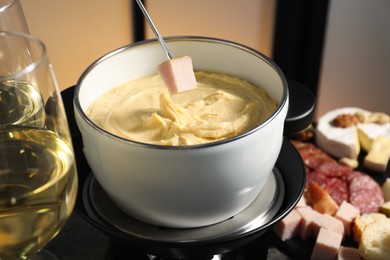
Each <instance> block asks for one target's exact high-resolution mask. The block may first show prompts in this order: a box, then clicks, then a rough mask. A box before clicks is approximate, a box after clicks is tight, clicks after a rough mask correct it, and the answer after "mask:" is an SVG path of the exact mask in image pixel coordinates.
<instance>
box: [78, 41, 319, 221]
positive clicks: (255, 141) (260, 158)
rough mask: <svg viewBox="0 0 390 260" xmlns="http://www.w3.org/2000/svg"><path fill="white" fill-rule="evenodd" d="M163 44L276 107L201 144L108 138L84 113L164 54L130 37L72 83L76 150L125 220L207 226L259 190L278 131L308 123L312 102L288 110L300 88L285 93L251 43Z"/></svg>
mask: <svg viewBox="0 0 390 260" xmlns="http://www.w3.org/2000/svg"><path fill="white" fill-rule="evenodd" d="M166 42H167V44H168V47H169V49H170V50H171V52H172V53H173V55H174V56H176V57H179V56H184V55H187V56H190V57H191V58H192V60H193V66H194V69H195V70H205V71H214V72H219V73H226V74H231V75H234V76H237V77H240V78H242V79H245V80H248V81H249V82H251V83H253V84H254V85H256V86H260V87H262V88H264V89H265V90H266V91H267V92H268V94H269V95H270V96H271V97H272V98H273V99H275V100H277V102H278V104H279V105H278V107H277V108H276V110H275V111H274V112H273V113H272V115H271V116H270V117H269V118H268V119H266V120H265V121H264V122H261V123H259V124H258V125H257V126H256V127H254V128H253V129H250V130H248V131H246V132H244V133H241V134H239V135H237V136H234V137H231V138H228V139H225V140H221V141H216V142H212V143H207V144H199V145H189V146H163V145H155V144H146V143H140V142H136V141H133V140H127V139H124V138H121V137H119V136H115V135H113V134H111V133H109V132H107V131H105V130H104V129H102V128H100V127H99V126H97V125H96V124H95V123H94V122H93V121H92V120H90V119H89V118H88V116H87V114H86V111H87V109H88V107H89V105H90V104H91V103H92V102H93V101H94V100H96V99H97V98H98V97H99V96H101V95H102V94H103V93H105V92H106V91H108V90H110V89H112V88H114V87H117V86H118V85H120V84H122V83H125V82H127V81H129V80H132V79H136V78H139V77H142V76H146V75H150V74H155V73H157V70H156V68H157V65H158V64H160V63H162V62H163V61H164V60H165V56H164V54H163V52H162V51H161V47H160V45H159V43H158V42H157V41H156V40H147V41H142V42H137V43H134V44H130V45H127V46H125V47H122V48H120V49H117V50H114V51H112V52H110V53H108V54H107V55H105V56H103V57H102V58H100V59H98V60H97V61H95V62H94V63H93V64H92V65H91V66H89V67H88V68H87V69H86V71H85V72H84V73H83V74H82V75H81V77H80V79H79V81H78V83H77V86H76V88H75V95H74V111H75V119H76V122H77V125H78V128H79V130H80V132H81V136H82V143H83V151H84V155H85V157H86V159H87V162H88V164H89V166H90V167H91V169H92V172H93V174H94V177H95V178H96V180H97V182H98V183H99V185H100V186H101V187H102V189H103V191H104V192H105V193H106V194H107V195H108V197H109V198H110V199H111V200H112V201H113V203H114V204H115V205H116V206H117V207H118V208H119V209H120V210H121V211H123V212H124V213H125V214H127V215H129V216H131V217H132V218H135V219H137V220H139V221H141V222H144V223H148V224H151V225H155V226H160V227H165V228H199V227H204V226H208V225H213V224H216V223H220V222H222V221H224V220H227V219H229V218H231V217H233V216H235V215H237V214H239V213H240V212H242V211H243V210H245V209H246V208H247V207H248V206H249V205H251V203H253V202H254V201H255V200H256V198H257V197H258V196H260V195H259V194H261V191H262V190H263V189H264V185H265V184H266V183H267V181H269V179H270V176H271V175H272V172H273V169H274V167H275V163H276V160H277V158H278V156H279V153H280V150H281V147H282V143H283V136H284V135H285V134H287V133H286V130H289V131H297V130H301V129H304V128H305V127H306V126H308V125H309V124H310V122H311V120H312V115H313V111H314V105H313V107H312V108H311V109H310V113H311V114H310V115H309V116H308V115H307V114H306V115H304V116H302V115H301V114H299V113H298V115H295V113H294V112H293V110H294V108H293V107H291V108H290V110H289V105H290V95H295V96H298V97H301V96H300V94H299V93H300V91H301V90H302V89H303V88H302V87H300V86H299V85H297V84H296V83H294V84H293V85H294V86H298V90H299V91H297V92H294V91H292V89H290V91H289V85H288V82H287V80H286V78H285V76H284V75H283V73H282V71H281V70H280V69H279V68H278V67H277V65H276V64H274V63H273V62H272V61H271V60H270V59H269V58H267V57H266V56H265V55H263V54H261V53H260V52H258V51H256V50H254V49H251V48H249V47H246V46H243V45H240V44H237V43H234V42H230V41H226V40H220V39H215V38H205V37H171V38H166ZM290 92H291V93H290ZM293 92H294V93H293ZM306 93H307V92H306ZM306 97H307V95H306ZM310 101H311V100H310ZM303 102H304V101H303ZM297 109H298V110H299V107H297ZM305 112H307V110H306V111H305ZM288 114H291V117H289V118H288V119H287V120H286V118H287V115H288ZM286 123H288V125H287V124H286ZM285 124H286V127H285Z"/></svg>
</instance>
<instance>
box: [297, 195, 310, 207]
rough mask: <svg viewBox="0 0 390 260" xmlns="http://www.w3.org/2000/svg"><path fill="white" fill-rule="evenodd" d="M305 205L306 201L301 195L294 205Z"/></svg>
mask: <svg viewBox="0 0 390 260" xmlns="http://www.w3.org/2000/svg"><path fill="white" fill-rule="evenodd" d="M306 206H307V203H306V199H305V196H302V197H301V198H300V199H299V201H298V203H297V205H296V206H295V207H306Z"/></svg>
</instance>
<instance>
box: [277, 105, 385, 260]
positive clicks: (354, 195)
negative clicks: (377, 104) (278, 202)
mask: <svg viewBox="0 0 390 260" xmlns="http://www.w3.org/2000/svg"><path fill="white" fill-rule="evenodd" d="M356 112H359V113H361V112H363V113H367V114H368V115H370V112H368V111H366V110H363V109H359V108H342V109H336V110H334V111H330V112H329V113H327V114H325V115H324V116H323V117H322V118H320V119H319V121H318V122H316V124H315V126H314V124H313V126H310V127H309V128H308V129H306V130H305V131H302V132H300V133H298V134H296V135H294V136H291V142H292V143H293V144H294V146H295V148H296V149H297V150H298V152H299V153H300V155H301V157H302V159H303V161H304V164H305V167H306V188H305V192H304V195H303V196H302V199H301V201H300V202H299V203H298V204H297V206H296V207H295V208H294V210H293V211H294V212H291V213H290V215H289V216H287V217H286V219H284V220H283V221H281V222H280V223H278V224H277V225H276V226H275V227H274V229H273V232H272V235H271V237H272V238H273V241H274V243H275V244H276V246H277V247H278V248H280V249H281V250H282V251H284V252H285V253H286V254H287V255H289V256H291V257H293V259H310V258H311V259H316V258H317V257H316V256H319V255H320V256H321V257H325V258H324V259H326V258H329V259H333V258H335V257H336V256H338V257H339V259H361V258H363V259H389V258H388V257H390V256H389V245H388V242H386V241H388V235H386V234H389V231H390V218H389V217H390V215H389V210H388V206H387V205H389V202H388V201H389V200H390V198H389V192H390V191H389V186H390V184H389V183H390V181H389V180H390V179H389V177H390V175H389V164H390V163H389V149H390V146H389V145H388V143H386V142H387V141H388V140H390V125H389V122H388V121H389V119H385V120H387V121H384V122H381V123H376V124H377V125H373V124H372V122H370V123H369V124H370V125H365V124H364V123H362V122H359V121H355V123H352V124H350V123H347V125H346V126H345V125H344V126H343V128H342V129H337V128H339V127H340V126H336V125H335V124H334V121H332V118H337V120H344V119H345V117H348V120H349V121H351V120H350V119H351V118H349V117H350V115H352V117H353V116H354V115H355V113H356ZM348 113H349V114H348ZM372 114H373V113H372ZM375 114H378V113H375ZM381 115H383V116H387V117H388V115H385V114H383V113H381ZM325 120H326V124H327V125H326V126H325V127H324V121H325ZM342 123H344V122H342ZM320 124H321V125H320ZM319 126H320V129H319ZM333 128H335V132H336V131H338V134H339V133H340V132H341V133H348V134H349V135H354V134H356V136H352V137H349V136H346V134H345V135H344V136H343V137H341V138H340V137H339V136H340V135H338V134H335V135H333V136H332V134H333V133H332V130H333ZM361 129H363V130H367V129H371V130H370V131H371V132H368V133H367V132H366V133H363V134H364V136H363V139H364V137H370V139H371V140H369V139H364V140H359V137H360V138H362V137H361V136H359V135H358V134H359V133H358V131H362V130H361ZM372 129H374V131H373V130H372ZM378 129H379V130H378ZM329 132H330V133H329ZM360 134H361V133H360ZM324 135H327V138H324ZM329 136H330V137H331V138H329ZM333 137H334V138H333ZM356 137H358V138H356ZM348 138H350V140H353V142H351V143H348V142H345V140H347V139H348ZM355 138H356V139H355ZM376 139H381V141H383V139H385V142H383V143H382V145H381V146H379V147H380V149H382V150H379V151H380V154H379V155H378V154H376V155H375V156H374V157H371V159H372V158H374V159H373V160H374V162H373V163H372V162H371V161H369V159H370V158H369V156H368V155H369V154H370V153H372V151H370V149H377V148H378V146H376V148H375V147H373V146H374V145H373V144H374V143H375V142H374V141H376ZM355 140H357V141H358V142H355ZM367 141H370V142H371V143H367ZM338 142H341V143H343V142H344V144H345V147H343V145H344V144H341V145H340V143H338ZM365 142H366V143H365ZM324 144H325V145H324ZM337 145H339V146H338V147H337V149H335V148H334V146H337ZM348 145H349V147H348ZM332 146H333V147H332ZM343 149H344V150H343ZM340 151H341V154H335V152H336V153H337V152H339V153H340ZM343 152H344V153H343ZM383 157H384V158H385V160H384V159H382V158H383ZM380 159H382V162H379V160H380ZM373 164H375V165H373ZM372 166H373V167H372ZM386 202H387V204H386ZM318 213H319V214H318ZM325 216H326V217H325ZM340 227H341V228H340ZM323 229H324V230H323ZM325 229H326V230H325ZM329 230H332V232H328V231H329ZM325 231H326V232H325ZM321 232H322V234H321ZM337 233H339V234H337ZM340 233H341V235H340ZM324 234H326V238H325V239H324ZM321 236H322V237H321ZM331 236H332V239H329V238H330V237H331ZM326 240H333V242H329V241H326ZM337 240H339V241H337ZM335 241H336V242H335ZM374 241H375V242H378V243H373V242H374ZM329 249H330V250H329ZM329 252H330V253H329ZM328 253H329V255H326V254H328Z"/></svg>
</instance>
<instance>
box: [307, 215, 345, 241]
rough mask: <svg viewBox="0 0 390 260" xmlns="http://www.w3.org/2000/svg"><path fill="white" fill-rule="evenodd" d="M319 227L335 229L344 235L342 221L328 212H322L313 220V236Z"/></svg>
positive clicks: (316, 233)
mask: <svg viewBox="0 0 390 260" xmlns="http://www.w3.org/2000/svg"><path fill="white" fill-rule="evenodd" d="M321 228H326V229H328V230H332V231H336V232H337V233H340V234H341V235H342V236H344V224H343V222H341V221H340V220H339V219H337V218H335V217H333V216H331V215H329V214H322V215H321V216H320V217H319V218H316V219H315V220H314V226H313V233H314V236H315V237H316V236H317V235H318V232H319V231H320V229H321Z"/></svg>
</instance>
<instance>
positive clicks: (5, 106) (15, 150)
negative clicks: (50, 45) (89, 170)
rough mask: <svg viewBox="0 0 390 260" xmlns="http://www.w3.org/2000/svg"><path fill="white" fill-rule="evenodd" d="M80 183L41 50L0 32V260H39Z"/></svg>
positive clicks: (53, 83)
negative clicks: (39, 255)
mask: <svg viewBox="0 0 390 260" xmlns="http://www.w3.org/2000/svg"><path fill="white" fill-rule="evenodd" d="M77 185H78V184H77V173H76V166H75V157H74V152H73V148H72V143H71V137H70V133H69V129H68V123H67V119H66V115H65V110H64V107H63V103H62V99H61V95H60V92H59V89H58V86H57V82H56V79H55V76H54V73H53V69H52V67H51V65H50V63H49V60H48V55H47V52H46V48H45V45H44V44H43V43H42V42H41V41H40V40H38V39H36V38H34V37H33V36H29V35H27V34H21V33H16V32H0V259H36V258H34V255H36V254H37V253H38V252H40V251H41V249H42V248H43V247H44V246H45V245H46V244H47V243H48V242H49V241H50V240H51V239H53V237H55V236H56V234H57V233H58V232H59V231H60V229H61V228H62V226H63V225H64V224H65V222H66V221H67V219H68V218H69V216H70V214H71V212H72V210H73V208H74V204H75V200H76V193H77ZM42 251H44V250H42ZM45 259H46V258H45Z"/></svg>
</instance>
